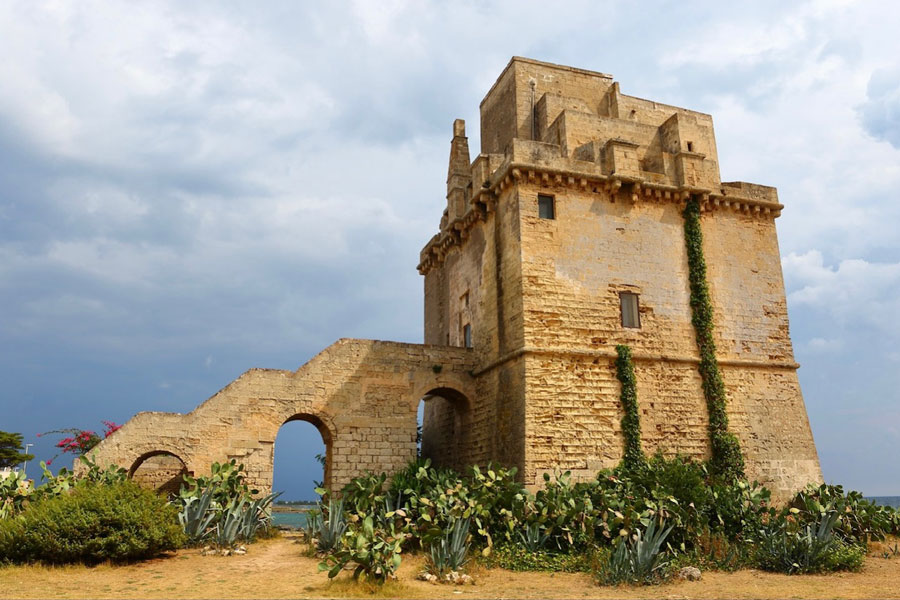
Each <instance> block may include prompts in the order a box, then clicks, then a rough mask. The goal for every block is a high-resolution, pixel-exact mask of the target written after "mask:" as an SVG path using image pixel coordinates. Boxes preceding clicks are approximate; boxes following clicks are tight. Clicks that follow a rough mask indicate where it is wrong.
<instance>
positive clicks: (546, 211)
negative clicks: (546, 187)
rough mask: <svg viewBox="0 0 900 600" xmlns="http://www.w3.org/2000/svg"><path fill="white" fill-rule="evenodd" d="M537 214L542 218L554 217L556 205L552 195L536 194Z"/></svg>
mask: <svg viewBox="0 0 900 600" xmlns="http://www.w3.org/2000/svg"><path fill="white" fill-rule="evenodd" d="M538 216H539V217H540V218H542V219H555V218H556V206H554V198H553V196H547V195H545V194H538Z"/></svg>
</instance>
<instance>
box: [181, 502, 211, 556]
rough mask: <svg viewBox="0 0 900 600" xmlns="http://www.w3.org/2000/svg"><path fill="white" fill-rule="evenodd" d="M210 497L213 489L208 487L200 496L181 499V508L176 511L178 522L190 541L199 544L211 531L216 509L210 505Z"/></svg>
mask: <svg viewBox="0 0 900 600" xmlns="http://www.w3.org/2000/svg"><path fill="white" fill-rule="evenodd" d="M212 498H213V490H212V489H208V490H206V491H204V492H203V493H202V494H200V496H191V497H187V498H184V499H183V504H182V506H181V510H180V511H179V512H178V522H179V523H180V524H181V527H182V528H183V529H184V533H185V534H186V535H187V537H188V541H189V542H190V543H193V544H199V543H200V542H202V541H204V540H205V539H206V538H207V537H208V536H209V534H210V533H211V530H212V524H213V521H215V519H216V511H215V510H213V509H212V507H211V504H212Z"/></svg>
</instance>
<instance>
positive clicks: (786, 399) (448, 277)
mask: <svg viewBox="0 0 900 600" xmlns="http://www.w3.org/2000/svg"><path fill="white" fill-rule="evenodd" d="M688 201H692V202H693V201H696V202H698V203H699V204H700V206H701V207H702V210H703V213H702V218H701V227H702V233H703V238H704V241H703V250H704V254H705V256H706V264H707V276H708V282H709V288H710V295H711V301H712V307H713V313H714V324H715V342H716V345H717V348H718V352H717V359H718V363H719V366H720V369H721V372H722V378H723V380H724V383H725V388H726V393H727V397H728V404H727V407H728V408H727V410H728V414H729V417H730V429H731V431H733V433H735V434H736V435H737V437H738V438H739V439H740V442H741V444H742V447H743V450H744V454H745V458H746V460H747V465H748V468H747V470H748V475H749V476H750V477H753V478H757V479H760V480H761V481H764V482H766V483H768V484H769V485H770V486H772V487H773V488H775V489H776V490H780V491H781V492H784V493H788V492H790V491H793V490H795V489H797V488H799V487H802V486H803V485H805V484H806V483H808V482H810V481H820V480H821V472H820V469H819V463H818V458H817V455H816V451H815V446H814V444H813V440H812V434H811V432H810V428H809V423H808V419H807V416H806V410H805V407H804V404H803V399H802V395H801V393H800V387H799V383H798V380H797V376H796V369H797V367H798V365H797V364H796V363H795V362H794V357H793V349H792V347H791V341H790V336H789V330H788V318H787V306H786V300H785V293H784V285H783V279H782V273H781V264H780V256H779V251H778V242H777V237H776V232H775V218H776V217H778V216H779V215H780V213H781V210H782V208H783V207H782V205H781V204H780V203H779V201H778V196H777V192H776V190H775V189H774V188H771V187H767V186H762V185H756V184H748V183H742V182H737V183H727V182H722V181H721V179H720V175H719V166H718V155H717V151H716V142H715V135H714V133H713V123H712V118H711V117H710V116H709V115H707V114H704V113H699V112H695V111H691V110H687V109H683V108H678V107H674V106H669V105H666V104H661V103H658V102H653V101H650V100H644V99H640V98H635V97H632V96H627V95H624V94H622V92H621V90H620V88H619V84H618V83H616V82H614V81H613V79H612V77H611V76H609V75H606V74H603V73H598V72H593V71H587V70H583V69H576V68H572V67H565V66H560V65H554V64H549V63H544V62H539V61H535V60H531V59H526V58H520V57H514V58H513V59H512V60H511V61H510V62H509V64H508V65H507V67H506V68H505V69H504V71H503V72H502V73H501V74H500V77H499V78H498V79H497V81H496V83H495V84H494V85H493V86H492V87H491V89H490V91H489V92H488V94H487V96H486V97H485V98H484V100H483V101H482V103H481V152H480V154H479V155H478V156H477V157H476V158H475V160H474V161H472V162H471V163H470V162H469V149H468V141H467V138H466V135H465V124H464V123H463V122H462V121H459V120H457V121H456V122H455V123H454V125H453V141H452V143H451V152H450V165H449V170H448V178H447V208H446V210H445V211H444V214H443V216H442V219H441V224H440V231H439V232H438V234H436V235H435V236H434V237H433V238H432V239H431V240H430V241H429V242H428V244H426V246H425V248H424V249H423V250H422V253H421V255H420V261H419V272H420V273H422V274H423V275H424V276H425V342H426V343H427V344H438V345H455V346H466V345H471V346H472V347H473V348H474V353H475V356H476V362H477V363H478V365H479V366H478V368H477V369H475V370H474V371H473V375H474V377H475V379H476V387H477V390H478V393H477V394H476V397H475V398H474V399H472V400H471V401H470V403H469V404H468V405H466V406H464V407H460V406H459V405H458V404H453V403H451V402H448V401H444V400H440V399H438V400H435V401H433V402H429V403H426V418H425V425H424V442H423V450H424V451H425V453H426V454H431V455H433V456H434V457H436V458H444V459H445V462H447V461H448V460H449V459H448V458H447V455H446V454H445V453H444V454H442V452H441V449H442V448H448V447H453V448H461V449H463V450H460V451H458V452H455V453H454V455H453V459H452V461H451V462H459V463H460V464H461V463H472V462H475V463H479V462H481V463H483V462H487V461H488V460H496V461H501V462H504V463H506V464H511V465H515V466H518V467H519V468H520V469H521V471H522V473H523V477H524V479H525V481H526V483H534V482H535V481H537V480H538V478H539V476H540V475H541V474H542V473H543V472H547V471H554V470H572V471H573V472H575V473H576V475H582V476H585V477H588V476H593V475H594V474H595V472H596V470H597V469H599V468H601V467H607V466H612V465H614V464H615V463H617V462H618V461H619V460H620V458H621V456H622V451H623V450H622V448H623V443H622V435H621V431H620V425H619V421H620V417H621V407H620V406H619V384H618V381H617V380H616V378H615V368H614V359H615V346H616V345H617V344H627V345H629V346H631V347H632V349H633V353H634V357H635V369H636V374H637V378H638V396H639V401H640V414H641V421H642V427H643V432H644V433H643V444H644V448H645V450H646V451H648V452H651V453H652V452H653V451H655V450H657V449H659V450H662V451H664V452H668V453H686V454H690V455H692V456H695V457H698V458H704V457H707V456H708V455H709V441H708V435H707V424H708V416H707V409H706V404H705V401H704V395H703V390H702V385H701V378H700V375H699V372H698V365H699V361H700V354H699V351H698V347H697V341H696V335H695V331H694V329H693V325H692V322H691V316H692V313H691V305H690V290H689V279H688V258H687V253H686V250H685V234H684V219H683V216H682V212H683V210H684V207H685V205H686V203H687V202H688ZM451 438H452V439H451Z"/></svg>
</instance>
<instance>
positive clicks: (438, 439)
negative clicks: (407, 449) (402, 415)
mask: <svg viewBox="0 0 900 600" xmlns="http://www.w3.org/2000/svg"><path fill="white" fill-rule="evenodd" d="M418 402H420V403H424V405H425V406H424V418H423V421H422V446H421V452H422V457H423V458H430V459H431V462H432V464H434V465H437V466H442V467H451V468H454V469H456V470H460V469H462V468H463V467H464V466H465V465H464V463H465V460H464V457H463V454H464V452H465V449H466V448H467V445H468V443H469V440H468V432H469V429H470V423H469V421H470V419H471V412H472V411H471V409H472V406H471V400H470V399H469V397H468V396H466V395H465V394H464V393H463V392H461V391H459V390H458V389H456V388H453V387H448V386H443V385H442V386H438V387H434V388H431V389H429V390H427V391H425V392H424V393H423V394H422V395H421V397H420V399H419V400H418ZM417 409H418V407H417Z"/></svg>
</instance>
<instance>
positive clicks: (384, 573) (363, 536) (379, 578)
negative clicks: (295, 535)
mask: <svg viewBox="0 0 900 600" xmlns="http://www.w3.org/2000/svg"><path fill="white" fill-rule="evenodd" d="M400 552H401V540H400V539H399V538H397V537H396V535H395V534H394V532H392V531H386V530H384V529H382V528H381V527H376V526H375V519H373V518H372V517H371V516H368V517H366V518H364V519H363V520H362V523H361V525H360V526H359V527H354V528H352V529H348V530H347V531H346V532H345V533H344V535H343V536H342V537H341V542H340V544H339V545H338V547H337V548H335V549H334V550H333V551H332V553H331V554H329V555H328V556H326V557H325V560H323V561H322V562H321V563H319V571H328V578H329V579H333V578H335V577H337V575H338V573H340V572H341V571H342V570H343V569H344V567H345V566H347V565H348V564H355V565H356V567H355V568H354V569H353V578H354V579H359V578H360V577H361V576H362V577H363V578H364V579H365V580H366V581H368V582H371V583H376V584H379V585H380V584H383V583H385V582H386V581H388V580H389V579H394V578H396V575H395V573H396V571H397V569H399V568H400V563H401V558H400Z"/></svg>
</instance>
